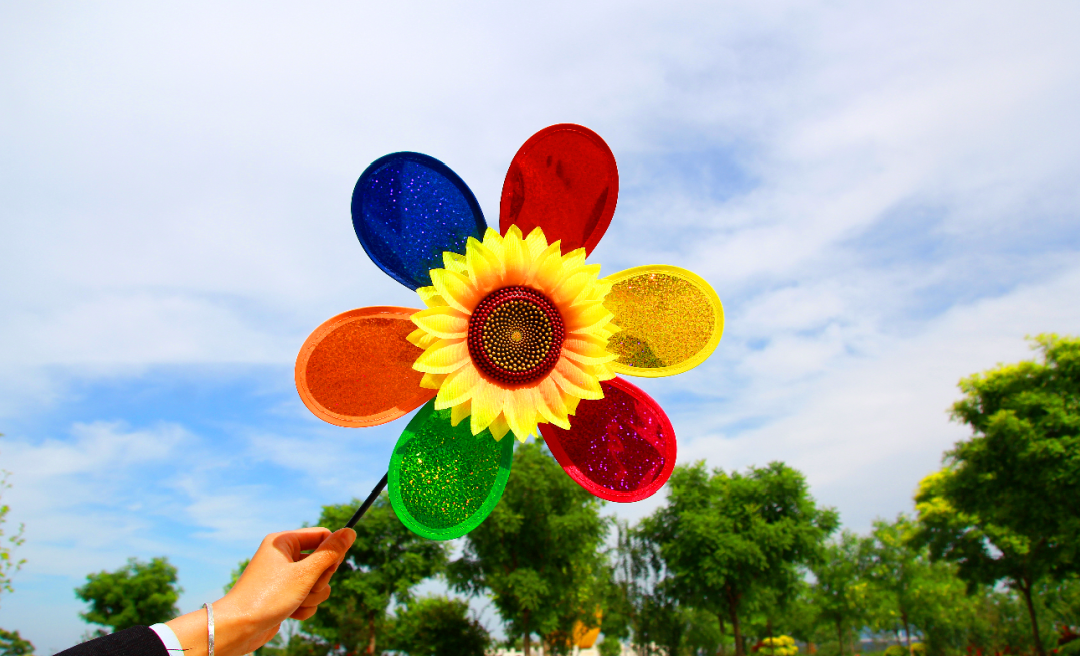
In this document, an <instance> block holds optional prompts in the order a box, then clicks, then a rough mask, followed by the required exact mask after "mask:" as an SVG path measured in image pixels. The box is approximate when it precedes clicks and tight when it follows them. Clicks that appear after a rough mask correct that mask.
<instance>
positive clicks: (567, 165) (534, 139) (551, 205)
mask: <svg viewBox="0 0 1080 656" xmlns="http://www.w3.org/2000/svg"><path fill="white" fill-rule="evenodd" d="M618 197H619V170H618V168H617V167H616V166H615V156H614V155H612V154H611V149H610V148H608V145H607V144H606V143H604V140H603V139H601V138H600V136H599V135H598V134H596V133H595V132H593V131H592V130H590V129H588V128H585V127H582V126H580V125H573V124H570V123H563V124H560V125H552V126H551V127H547V128H544V129H543V130H541V131H539V132H537V133H536V134H534V135H533V136H531V137H529V140H528V141H526V142H525V144H524V145H523V146H522V147H521V148H520V149H519V150H518V152H517V154H516V155H514V159H513V161H511V162H510V169H509V170H508V171H507V172H506V180H505V182H503V189H502V201H501V203H500V206H499V228H500V231H501V232H502V233H503V234H506V231H507V230H508V229H509V227H510V226H511V225H516V226H518V227H519V228H521V232H522V233H523V234H526V235H527V234H529V233H530V232H532V229H533V228H535V227H537V226H539V227H540V228H543V230H544V234H546V235H547V239H548V243H551V242H554V241H557V240H560V239H561V240H562V252H564V253H568V252H570V251H572V250H574V249H575V248H584V249H585V250H586V252H591V251H592V249H593V248H595V247H596V244H597V243H598V242H599V241H600V238H601V237H602V236H603V235H604V232H605V231H606V230H607V227H608V224H610V223H611V217H612V216H613V215H614V214H615V202H616V201H617V199H618Z"/></svg>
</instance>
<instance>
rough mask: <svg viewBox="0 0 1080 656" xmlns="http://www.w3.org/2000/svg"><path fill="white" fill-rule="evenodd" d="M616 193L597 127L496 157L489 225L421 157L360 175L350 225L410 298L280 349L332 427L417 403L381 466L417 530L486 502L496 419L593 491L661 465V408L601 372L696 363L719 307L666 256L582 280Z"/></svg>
mask: <svg viewBox="0 0 1080 656" xmlns="http://www.w3.org/2000/svg"><path fill="white" fill-rule="evenodd" d="M617 196H618V170H617V168H616V166H615V159H614V156H612V154H611V151H610V149H609V148H608V147H607V144H605V143H604V141H603V140H602V139H600V137H599V136H597V135H596V134H595V133H593V132H591V131H590V130H588V129H586V128H583V127H581V126H578V125H568V124H564V125H555V126H552V127H549V128H546V129H544V130H541V131H540V132H538V133H537V134H535V135H533V137H532V138H530V139H529V140H528V141H527V142H526V143H525V145H524V146H522V147H521V149H520V150H519V151H518V153H517V155H515V157H514V159H513V161H512V162H511V165H510V169H509V171H508V173H507V178H506V182H505V184H504V186H503V194H502V203H501V208H500V227H501V228H502V234H501V235H500V234H499V233H498V232H496V231H495V230H493V229H490V228H487V224H486V222H485V220H484V217H483V214H482V212H481V211H480V207H479V204H478V203H477V202H476V199H475V197H474V196H473V194H472V192H471V191H470V190H469V188H468V186H467V185H465V183H464V182H463V181H462V180H461V179H460V178H459V177H458V176H457V175H456V174H455V173H454V172H453V171H451V170H450V169H449V168H448V167H446V165H445V164H443V163H442V162H439V161H438V160H436V159H434V158H431V157H429V156H427V155H421V154H419V153H394V154H392V155H387V156H385V157H382V158H380V159H378V160H376V161H375V162H374V163H373V164H372V165H371V166H369V167H368V169H367V170H366V171H365V172H364V173H363V175H361V176H360V180H359V181H358V182H357V184H356V189H355V191H354V193H353V203H352V213H353V226H354V229H355V230H356V234H357V237H358V238H359V239H360V242H361V244H362V245H363V246H364V249H365V250H366V251H367V253H368V255H369V256H370V257H371V259H372V260H373V261H374V262H375V263H376V264H377V265H378V266H379V267H380V268H381V269H382V270H383V271H385V272H386V273H388V274H389V275H390V276H391V277H393V278H394V279H395V280H398V281H399V282H401V283H402V284H405V285H406V286H408V287H410V288H411V289H414V290H416V292H417V294H418V296H419V298H420V300H421V301H422V303H423V305H424V306H425V309H420V310H417V309H412V308H398V307H369V308H361V309H359V310H352V311H350V312H346V313H343V314H341V315H338V316H336V317H334V318H332V319H330V320H329V321H327V322H325V323H323V324H322V325H321V326H319V328H317V329H316V330H315V331H314V332H313V333H312V334H311V336H309V337H308V339H307V341H306V342H305V343H304V345H303V347H302V348H301V349H300V355H299V357H298V358H297V363H296V383H297V389H298V391H299V392H300V396H301V398H302V399H303V401H304V403H305V405H307V407H308V408H309V409H310V410H311V411H312V412H313V413H314V414H315V415H316V416H318V417H320V418H321V419H323V420H325V421H328V422H330V423H333V424H337V425H340V426H374V425H378V424H382V423H386V422H388V421H391V420H393V419H396V418H398V417H401V416H403V415H404V414H406V413H408V412H410V411H412V410H414V409H416V408H417V407H420V406H423V407H422V408H421V409H420V411H419V412H417V414H416V415H415V416H414V417H413V418H412V420H411V421H410V422H409V424H408V426H407V427H406V428H405V431H404V432H403V434H402V436H401V438H400V439H399V440H398V444H397V446H396V447H395V449H394V453H393V455H392V457H391V461H390V467H389V472H388V475H387V476H386V477H384V481H387V480H388V481H389V487H390V500H391V503H392V504H393V506H394V509H395V511H396V512H397V514H398V517H399V518H400V519H401V520H402V521H403V522H404V523H405V524H406V525H408V526H409V527H410V528H411V529H413V530H414V531H416V532H417V533H419V534H421V535H424V536H427V537H431V538H435V539H450V538H455V537H459V536H461V535H464V534H465V533H467V532H468V531H470V530H472V529H473V528H475V527H476V526H477V525H479V523H480V522H482V521H483V520H484V518H485V517H487V515H488V514H489V513H490V512H491V509H492V508H494V506H495V504H496V503H498V500H499V498H500V497H501V495H502V491H503V489H504V488H505V485H506V481H507V480H508V478H509V475H510V466H511V463H512V457H513V443H514V441H513V440H504V439H503V438H504V437H505V436H506V434H507V433H513V434H514V436H515V437H516V438H517V439H519V440H522V441H524V440H525V439H526V438H527V437H528V436H529V435H541V434H542V435H543V437H544V439H545V441H546V442H547V444H548V446H549V448H550V449H551V452H552V454H553V455H554V456H555V458H556V459H557V460H558V461H559V463H560V464H561V465H562V466H563V468H564V469H565V470H566V472H567V474H569V475H570V476H571V478H573V479H574V480H575V481H577V482H578V483H579V484H581V485H582V486H583V487H585V488H586V489H587V490H589V491H590V492H592V493H593V494H595V495H597V496H599V497H602V498H604V499H608V500H611V501H621V502H629V501H637V500H639V499H642V498H645V497H648V496H650V495H652V494H653V493H655V492H656V491H657V490H658V489H659V488H660V487H661V486H662V485H663V484H664V482H665V481H666V480H667V478H668V477H669V476H670V474H671V470H672V468H673V467H674V465H675V455H676V445H675V435H674V431H673V429H672V427H671V422H670V421H669V420H668V418H667V416H666V415H665V414H664V412H663V410H662V409H661V408H660V406H659V405H657V404H656V402H655V401H653V400H652V399H651V398H650V397H649V396H648V395H647V394H645V393H644V392H643V391H642V390H640V389H638V388H637V387H635V386H634V385H632V384H630V383H629V382H627V381H626V380H625V379H622V378H619V377H617V376H616V374H619V373H624V374H630V375H637V376H651V377H655V376H667V375H672V374H676V373H680V372H682V371H686V370H687V369H690V368H692V367H694V366H696V365H697V364H700V363H701V362H702V361H704V359H705V358H707V357H708V356H709V354H710V353H711V352H712V351H713V349H715V347H716V344H717V342H718V341H719V339H720V336H721V334H722V332H723V326H724V315H723V307H722V305H721V304H720V299H719V298H718V297H717V296H716V293H715V292H714V291H713V290H712V288H711V287H710V286H709V285H708V283H706V282H705V281H704V280H702V279H701V278H700V277H698V276H696V275H694V274H693V273H691V272H689V271H686V270H684V269H680V268H678V267H672V266H665V265H649V266H644V267H635V268H633V269H628V270H626V271H622V272H619V273H617V274H615V275H612V276H608V277H606V278H601V277H600V275H599V274H600V266H599V265H598V264H594V263H587V262H586V258H587V256H588V254H589V252H590V251H591V250H592V249H593V248H594V247H595V246H596V244H597V242H598V241H599V240H600V237H601V236H602V235H603V233H604V232H605V231H606V229H607V227H608V224H609V223H610V221H611V218H612V216H613V214H614V211H615V202H616V199H617ZM466 419H468V421H465V420H466ZM380 489H381V487H377V488H376V492H373V497H374V495H375V494H377V491H378V490H380ZM373 497H372V498H373ZM358 514H359V513H358Z"/></svg>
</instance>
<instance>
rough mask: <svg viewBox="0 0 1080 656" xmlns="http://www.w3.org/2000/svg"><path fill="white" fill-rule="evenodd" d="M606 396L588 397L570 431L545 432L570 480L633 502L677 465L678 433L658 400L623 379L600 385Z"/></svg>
mask: <svg viewBox="0 0 1080 656" xmlns="http://www.w3.org/2000/svg"><path fill="white" fill-rule="evenodd" d="M600 385H601V387H603V389H604V398H603V399H600V400H598V401H583V402H582V403H581V404H580V405H579V406H578V408H577V414H576V415H574V418H573V419H572V420H571V422H570V424H571V426H570V430H564V429H562V428H559V427H557V426H554V425H552V424H541V425H540V432H541V434H543V436H544V440H545V441H546V442H547V445H548V448H550V449H551V453H552V455H554V456H555V459H556V460H558V461H559V464H560V465H562V467H563V469H564V470H566V473H567V474H569V476H570V478H572V479H574V481H576V482H577V483H578V484H579V485H581V486H582V487H583V488H585V489H586V490H588V491H589V492H592V493H593V494H595V495H596V496H598V497H600V498H601V499H607V500H608V501H617V502H620V503H630V502H633V501H640V500H641V499H644V498H646V497H650V496H652V495H653V494H655V493H656V491H657V490H659V489H660V487H661V486H663V484H664V483H665V482H667V479H668V477H669V476H671V471H672V469H674V467H675V455H676V446H675V431H674V430H673V429H672V428H671V422H670V421H669V420H668V418H667V415H666V414H664V411H663V410H662V409H661V408H660V406H659V405H657V403H656V401H653V400H652V398H651V397H650V396H649V395H648V394H646V393H645V392H643V391H642V390H640V389H638V388H637V387H635V386H634V385H632V384H630V383H629V382H627V381H626V380H624V379H622V378H615V379H613V380H610V381H607V382H604V383H601V384H600Z"/></svg>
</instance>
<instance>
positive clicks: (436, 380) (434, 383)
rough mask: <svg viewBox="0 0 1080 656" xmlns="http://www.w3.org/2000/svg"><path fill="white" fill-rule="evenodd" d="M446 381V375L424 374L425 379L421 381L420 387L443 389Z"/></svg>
mask: <svg viewBox="0 0 1080 656" xmlns="http://www.w3.org/2000/svg"><path fill="white" fill-rule="evenodd" d="M444 380H446V374H424V377H423V378H421V379H420V387H423V388H424V389H434V390H437V389H439V388H440V387H442V384H443V381H444Z"/></svg>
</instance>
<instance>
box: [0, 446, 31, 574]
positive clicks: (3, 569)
mask: <svg viewBox="0 0 1080 656" xmlns="http://www.w3.org/2000/svg"><path fill="white" fill-rule="evenodd" d="M0 435H3V433H0ZM9 476H11V472H9V471H5V470H0V494H3V492H4V490H6V489H8V488H10V487H11V484H10V483H8V477H9ZM9 510H10V508H9V507H8V506H7V504H4V503H0V594H2V593H3V592H5V591H6V592H12V591H13V590H12V587H11V577H12V576H13V575H14V574H15V572H17V571H19V570H20V569H21V568H22V566H23V564H25V563H26V560H25V559H23V560H16V559H15V555H14V552H15V549H16V548H17V547H19V546H20V545H21V544H22V543H23V542H25V539H24V538H23V530H24V529H25V528H26V527H25V526H24V525H22V524H19V528H18V530H16V531H15V533H14V534H12V535H6V534H5V532H4V524H5V523H6V522H7V516H8V512H9Z"/></svg>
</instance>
